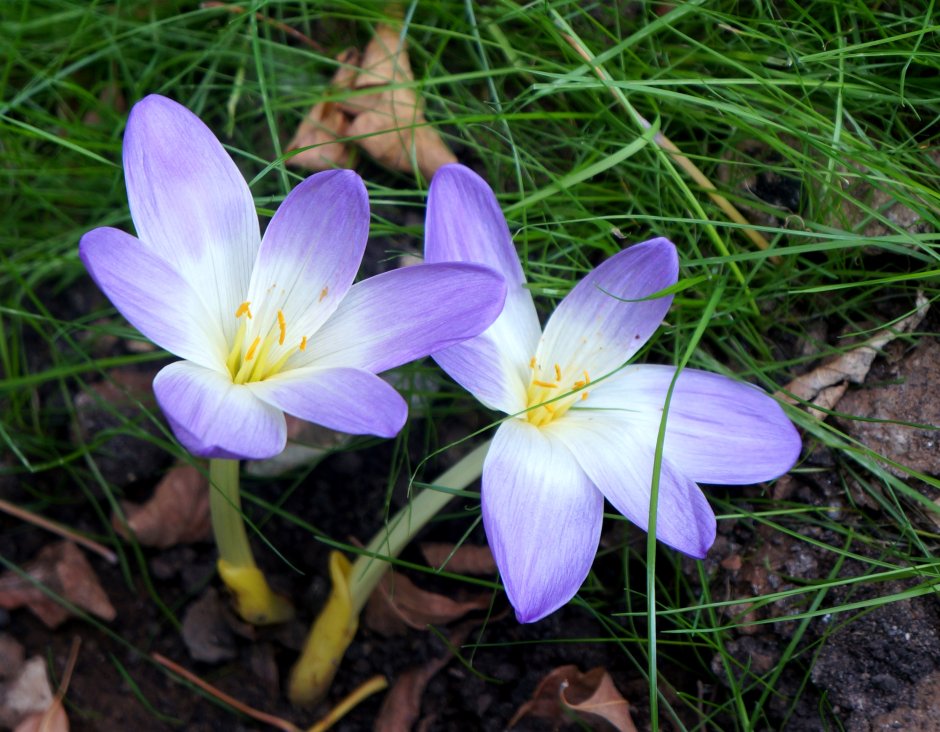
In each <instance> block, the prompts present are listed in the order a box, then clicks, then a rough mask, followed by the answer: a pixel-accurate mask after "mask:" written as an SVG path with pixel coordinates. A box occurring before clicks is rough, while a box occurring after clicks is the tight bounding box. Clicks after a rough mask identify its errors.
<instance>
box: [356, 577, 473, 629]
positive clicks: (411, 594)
mask: <svg viewBox="0 0 940 732" xmlns="http://www.w3.org/2000/svg"><path fill="white" fill-rule="evenodd" d="M489 604H490V595H489V593H488V592H484V593H481V594H477V595H473V596H470V597H468V598H467V599H464V600H454V599H451V598H450V597H446V596H445V595H438V594H436V593H434V592H428V591H427V590H422V589H420V588H419V587H418V586H417V585H415V584H414V583H413V582H412V581H411V580H409V579H408V578H407V577H405V576H404V575H401V574H398V573H397V572H389V573H387V574H386V575H385V576H384V577H383V578H382V580H381V582H379V585H378V587H377V588H376V591H375V592H373V593H372V596H371V597H370V598H369V603H368V605H366V610H365V616H364V617H365V624H366V625H367V626H368V627H369V628H371V629H372V630H374V631H376V632H377V633H381V634H383V635H387V636H390V635H397V634H400V633H403V632H404V631H405V629H406V627H412V628H416V629H418V630H424V629H425V628H426V627H427V626H428V625H442V624H446V623H450V622H453V621H454V620H457V619H458V618H462V617H463V616H464V615H466V614H467V613H468V612H471V611H473V610H481V609H483V608H486V607H489Z"/></svg>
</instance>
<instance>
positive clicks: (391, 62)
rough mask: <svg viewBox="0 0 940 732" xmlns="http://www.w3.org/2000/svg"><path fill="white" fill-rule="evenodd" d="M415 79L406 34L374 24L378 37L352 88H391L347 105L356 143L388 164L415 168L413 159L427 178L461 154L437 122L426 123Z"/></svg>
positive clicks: (367, 49) (355, 99)
mask: <svg viewBox="0 0 940 732" xmlns="http://www.w3.org/2000/svg"><path fill="white" fill-rule="evenodd" d="M413 81H414V74H413V73H412V70H411V62H410V61H409V60H408V51H407V46H406V44H405V41H404V39H403V38H402V37H401V34H400V33H399V32H398V31H397V30H395V29H393V28H391V27H389V26H387V25H383V24H379V25H377V26H376V28H375V36H374V37H373V38H372V40H371V41H370V42H369V45H368V46H366V50H365V53H363V57H362V72H361V73H360V74H359V76H357V77H356V81H355V82H354V84H353V87H354V88H356V89H366V88H371V87H386V86H389V87H393V88H386V89H384V90H383V91H379V92H376V93H375V94H368V95H366V96H364V97H353V98H351V99H350V100H349V102H347V103H346V104H344V109H347V110H348V111H349V112H350V113H351V114H354V116H355V117H354V119H353V121H352V123H351V124H350V126H349V134H350V135H351V136H355V137H360V136H361V138H360V139H358V140H357V143H358V144H359V145H360V146H361V147H362V148H363V149H364V150H365V151H366V152H367V153H369V154H370V155H371V156H372V157H374V158H375V159H376V160H378V161H379V162H380V163H382V164H383V165H387V166H388V167H390V168H394V169H396V170H402V171H404V172H406V173H410V172H412V171H413V170H414V168H413V166H412V161H415V162H417V165H418V169H419V170H420V171H421V173H422V175H424V176H425V177H426V178H430V177H431V176H432V175H434V172H435V171H436V170H437V169H438V168H439V167H441V166H442V165H444V164H446V163H454V162H456V161H457V158H456V157H455V156H454V154H453V153H452V152H451V151H450V149H448V147H447V146H446V145H445V144H444V141H443V140H441V138H440V135H438V134H437V131H436V130H435V129H434V128H433V127H429V126H428V125H427V120H426V119H425V117H424V104H423V103H422V102H421V100H420V99H418V96H417V94H415V91H414V89H413V88H411V86H410V84H411V82H413Z"/></svg>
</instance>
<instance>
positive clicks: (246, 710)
mask: <svg viewBox="0 0 940 732" xmlns="http://www.w3.org/2000/svg"><path fill="white" fill-rule="evenodd" d="M150 655H151V658H153V660H154V661H156V662H157V663H159V664H160V665H162V666H166V667H167V668H168V669H170V670H171V671H172V672H173V673H175V674H178V675H179V676H182V677H183V678H184V679H186V680H187V681H188V682H189V683H191V684H195V685H196V686H198V687H199V688H200V689H202V690H203V691H205V692H206V693H208V694H211V695H212V696H214V697H215V698H216V699H221V700H222V701H223V702H225V703H226V704H228V705H229V706H231V707H233V708H235V709H237V710H238V711H239V712H241V713H242V714H245V715H247V716H249V717H251V718H252V719H256V720H258V721H259V722H264V723H265V724H270V725H271V726H272V727H277V728H278V729H282V730H284V732H301V729H300V728H299V727H297V726H295V725H293V724H291V723H290V722H288V721H287V720H286V719H281V718H280V717H275V716H274V715H273V714H267V713H265V712H261V711H258V710H257V709H254V708H253V707H249V706H248V705H247V704H244V703H242V702H240V701H239V700H238V699H236V698H235V697H233V696H229V695H228V694H226V693H225V692H224V691H222V690H221V689H218V688H216V687H215V686H213V685H212V684H210V683H208V682H207V681H203V680H202V679H200V678H199V677H198V676H196V674H194V673H192V672H191V671H187V670H186V669H185V668H183V667H182V666H180V665H179V664H177V663H174V662H173V661H171V660H170V659H169V658H167V657H166V656H163V655H161V654H159V653H156V652H154V653H151V654H150Z"/></svg>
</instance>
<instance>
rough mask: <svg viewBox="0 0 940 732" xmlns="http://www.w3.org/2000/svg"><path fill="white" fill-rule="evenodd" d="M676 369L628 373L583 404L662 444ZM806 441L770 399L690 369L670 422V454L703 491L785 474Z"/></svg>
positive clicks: (682, 378)
mask: <svg viewBox="0 0 940 732" xmlns="http://www.w3.org/2000/svg"><path fill="white" fill-rule="evenodd" d="M674 373H675V369H674V368H673V367H672V366H654V365H642V366H628V367H627V368H626V369H624V370H623V371H621V372H619V373H617V374H616V376H615V377H614V378H612V379H609V380H607V381H604V382H603V383H600V384H598V385H597V387H596V389H593V390H592V391H591V394H590V396H589V397H588V399H587V400H586V401H585V402H584V407H585V408H587V409H591V408H598V409H602V410H607V411H606V413H607V414H609V415H610V416H611V418H615V419H618V420H622V421H624V422H626V423H629V424H630V425H633V426H636V427H638V428H639V429H640V430H645V433H646V434H648V435H649V436H650V439H651V440H655V439H656V434H657V433H658V431H659V423H660V420H661V418H662V409H663V405H664V404H665V401H666V392H667V390H668V389H669V384H670V382H671V381H672V377H673V374H674ZM800 449H801V441H800V435H799V433H798V432H797V431H796V428H795V427H794V426H793V423H792V422H790V420H789V419H788V418H787V416H786V414H784V412H783V409H782V408H781V407H780V405H779V404H778V403H777V402H776V400H774V399H773V398H772V397H771V396H770V395H769V394H767V393H766V392H765V391H763V390H762V389H760V388H758V387H756V386H752V385H750V384H747V383H743V382H739V381H734V380H732V379H729V378H727V377H725V376H720V375H718V374H712V373H708V372H707V371H698V370H695V369H684V370H683V371H682V372H681V373H680V374H679V378H678V380H677V382H676V387H675V390H674V391H673V395H672V400H671V401H670V405H669V416H668V419H667V420H666V442H665V454H666V456H667V457H668V458H669V461H670V462H671V463H672V464H674V465H675V466H676V467H677V468H678V469H679V470H680V471H681V472H682V473H683V474H685V475H687V476H689V477H690V478H692V479H693V480H695V481H698V482H701V483H721V484H723V485H748V484H751V483H757V482H760V481H762V480H770V479H771V478H776V477H777V476H779V475H782V474H783V473H785V472H787V471H788V470H789V469H790V468H791V467H793V464H794V463H795V462H796V461H797V459H798V458H799V456H800Z"/></svg>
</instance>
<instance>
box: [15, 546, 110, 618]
mask: <svg viewBox="0 0 940 732" xmlns="http://www.w3.org/2000/svg"><path fill="white" fill-rule="evenodd" d="M23 569H24V571H25V572H26V573H27V574H28V575H29V577H30V578H32V581H30V580H29V579H27V578H25V577H21V576H20V575H19V574H16V573H14V572H5V573H4V574H3V575H2V576H0V607H5V608H7V609H8V610H12V609H13V608H17V607H20V606H22V605H25V606H26V607H28V608H29V609H30V610H32V611H33V612H34V613H35V614H36V615H37V616H38V617H39V619H40V620H42V621H43V622H44V623H45V624H46V625H48V626H49V627H50V628H55V627H57V626H58V625H60V624H61V623H63V622H64V621H65V620H66V619H67V618H68V617H69V615H70V613H69V611H68V610H67V609H66V608H64V607H62V606H61V605H59V604H57V603H56V602H55V601H54V600H53V599H52V598H50V597H49V596H47V595H46V594H45V593H44V592H43V591H42V590H41V589H39V587H37V584H40V585H45V586H46V587H48V588H49V589H50V590H52V591H53V592H55V593H56V594H57V595H60V596H61V597H64V598H65V599H66V600H68V601H69V602H71V603H73V604H74V605H77V606H78V607H80V608H82V609H83V610H87V611H88V612H90V613H93V614H94V615H97V616H98V617H99V618H102V619H104V620H114V618H115V616H116V615H117V613H116V611H115V609H114V606H113V605H112V604H111V602H110V601H109V600H108V596H107V595H106V594H105V591H104V589H103V588H102V587H101V583H100V582H98V577H97V575H96V574H95V571H94V570H93V569H92V568H91V565H90V564H89V563H88V560H87V559H85V555H84V554H82V552H81V550H80V549H79V548H78V547H77V546H75V545H74V544H73V543H72V542H70V541H62V542H58V543H57V544H52V545H50V546H47V547H45V548H44V549H43V550H42V551H40V552H39V555H38V556H37V557H36V559H34V560H32V561H31V562H29V563H28V564H26V565H25V566H24V567H23Z"/></svg>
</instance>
